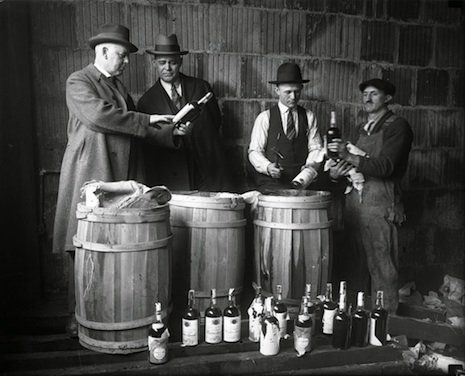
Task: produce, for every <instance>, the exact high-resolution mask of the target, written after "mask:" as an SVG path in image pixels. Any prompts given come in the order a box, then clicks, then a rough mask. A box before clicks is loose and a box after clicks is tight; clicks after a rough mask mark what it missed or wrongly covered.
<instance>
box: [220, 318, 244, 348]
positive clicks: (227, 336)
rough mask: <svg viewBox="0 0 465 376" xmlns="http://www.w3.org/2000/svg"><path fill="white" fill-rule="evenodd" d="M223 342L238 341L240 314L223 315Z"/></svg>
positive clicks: (239, 335) (239, 337) (239, 336)
mask: <svg viewBox="0 0 465 376" xmlns="http://www.w3.org/2000/svg"><path fill="white" fill-rule="evenodd" d="M223 319H224V323H223V325H224V337H223V340H224V341H225V342H238V341H239V340H240V339H241V316H237V317H227V316H225V317H223Z"/></svg>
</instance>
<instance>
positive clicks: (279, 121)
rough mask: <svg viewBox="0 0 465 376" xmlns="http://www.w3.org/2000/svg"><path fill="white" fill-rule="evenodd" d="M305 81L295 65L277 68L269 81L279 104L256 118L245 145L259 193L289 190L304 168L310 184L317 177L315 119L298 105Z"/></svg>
mask: <svg viewBox="0 0 465 376" xmlns="http://www.w3.org/2000/svg"><path fill="white" fill-rule="evenodd" d="M308 81H309V80H303V79H302V74H301V72H300V68H299V66H298V65H297V64H295V63H284V64H282V65H280V66H279V68H278V72H277V79H276V81H269V83H271V84H275V85H276V87H275V93H276V94H277V96H278V99H279V101H278V104H277V105H275V106H273V107H271V108H270V109H269V110H266V111H263V112H262V113H260V114H259V115H258V116H257V118H256V119H255V123H254V126H253V129H252V134H251V138H250V145H249V161H250V163H251V164H252V166H253V167H254V169H255V183H256V188H257V189H258V190H260V191H266V190H275V189H289V188H292V185H291V182H292V180H293V179H294V178H295V177H296V176H297V175H298V174H299V173H300V172H301V171H302V170H303V169H304V168H306V169H307V172H308V177H309V179H310V181H313V180H315V178H316V177H317V169H318V167H319V165H320V163H321V160H322V156H323V154H322V142H321V137H320V134H319V132H318V129H317V124H316V118H315V115H314V114H313V113H312V112H311V111H310V110H306V109H304V108H303V107H301V106H299V105H298V102H299V99H300V94H301V91H302V87H303V85H302V84H304V83H306V82H308ZM310 181H308V182H307V183H309V182H310Z"/></svg>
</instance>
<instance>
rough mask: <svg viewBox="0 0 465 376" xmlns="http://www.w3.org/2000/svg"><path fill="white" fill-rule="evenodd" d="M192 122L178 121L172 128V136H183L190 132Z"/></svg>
mask: <svg viewBox="0 0 465 376" xmlns="http://www.w3.org/2000/svg"><path fill="white" fill-rule="evenodd" d="M192 126H193V125H192V123H191V122H190V121H188V122H187V123H185V124H184V123H179V124H178V125H176V126H175V127H174V129H173V135H174V136H185V135H188V134H189V133H191V132H192Z"/></svg>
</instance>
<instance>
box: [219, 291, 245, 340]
mask: <svg viewBox="0 0 465 376" xmlns="http://www.w3.org/2000/svg"><path fill="white" fill-rule="evenodd" d="M223 329H224V331H223V340H224V342H239V341H240V339H241V312H240V311H239V309H238V308H237V306H236V303H235V296H234V289H229V292H228V306H227V307H226V308H225V309H224V311H223Z"/></svg>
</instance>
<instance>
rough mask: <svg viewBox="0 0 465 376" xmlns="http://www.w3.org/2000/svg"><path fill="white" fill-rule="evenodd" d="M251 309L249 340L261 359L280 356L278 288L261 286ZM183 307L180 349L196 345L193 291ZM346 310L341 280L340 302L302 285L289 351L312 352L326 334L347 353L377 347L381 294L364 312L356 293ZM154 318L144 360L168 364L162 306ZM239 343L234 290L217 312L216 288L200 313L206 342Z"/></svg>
mask: <svg viewBox="0 0 465 376" xmlns="http://www.w3.org/2000/svg"><path fill="white" fill-rule="evenodd" d="M255 290H256V294H255V297H254V299H253V300H252V303H251V304H250V307H249V308H248V311H247V313H248V316H249V340H250V341H252V342H260V352H261V353H262V354H263V355H276V354H277V353H279V344H280V340H281V338H288V334H287V324H288V320H289V314H288V309H287V306H286V304H285V303H284V302H283V300H282V286H281V285H277V286H276V297H275V298H274V297H267V298H266V299H264V298H263V296H262V291H261V287H260V286H255ZM188 299H189V300H188V306H187V308H186V310H185V311H184V312H183V315H182V345H183V346H196V345H198V343H199V327H200V325H199V322H200V313H199V311H198V309H196V308H195V306H194V302H195V292H194V290H190V291H189V296H188ZM351 308H352V307H351V305H349V307H347V284H346V282H345V281H341V283H340V288H339V303H336V302H335V301H333V294H332V284H331V283H327V285H326V293H325V297H324V300H323V301H321V300H319V299H315V300H312V298H311V285H310V284H306V287H305V294H304V295H303V296H302V299H301V304H300V309H299V313H298V315H297V317H296V318H295V321H294V332H293V336H294V348H295V350H296V352H297V355H298V356H302V355H304V354H305V353H306V352H309V351H311V348H312V336H314V335H315V334H320V333H322V334H324V335H327V336H331V337H332V338H331V342H332V345H333V347H335V348H339V349H346V348H348V347H349V346H351V345H353V346H360V347H362V346H366V345H367V344H368V343H370V344H371V345H375V346H382V345H384V344H385V342H386V335H387V316H388V314H387V311H386V310H385V309H384V308H383V292H382V291H378V293H377V297H376V306H375V308H374V309H373V310H372V311H371V313H369V312H368V311H366V310H365V304H364V293H363V292H359V293H358V295H357V307H356V310H355V311H354V312H352V309H351ZM155 315H156V320H155V323H154V324H152V328H151V329H150V332H149V338H148V343H149V360H150V362H151V363H153V364H160V363H164V362H166V361H167V359H168V357H167V344H168V339H169V331H168V328H167V327H166V326H165V325H164V324H163V322H162V319H161V304H160V303H156V313H155ZM240 339H241V313H240V310H239V308H238V307H237V306H236V302H235V296H234V289H229V292H228V306H227V307H226V308H225V309H224V310H223V311H222V310H221V309H220V308H219V307H218V306H217V305H216V289H212V290H211V299H210V306H209V307H208V308H207V309H206V310H205V342H206V343H211V344H216V343H220V342H221V341H224V342H239V341H240Z"/></svg>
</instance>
